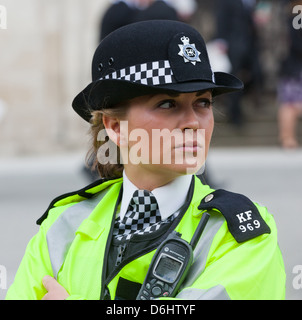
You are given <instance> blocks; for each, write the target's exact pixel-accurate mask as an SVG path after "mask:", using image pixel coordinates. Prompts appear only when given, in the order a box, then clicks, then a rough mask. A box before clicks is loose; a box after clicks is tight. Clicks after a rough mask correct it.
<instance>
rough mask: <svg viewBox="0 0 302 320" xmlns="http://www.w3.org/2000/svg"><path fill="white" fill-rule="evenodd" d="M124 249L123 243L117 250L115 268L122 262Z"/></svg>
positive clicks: (125, 246)
mask: <svg viewBox="0 0 302 320" xmlns="http://www.w3.org/2000/svg"><path fill="white" fill-rule="evenodd" d="M126 248H127V243H123V244H121V245H120V246H119V247H118V248H117V258H116V261H115V266H116V267H117V266H118V265H119V264H120V263H121V262H122V260H123V257H124V254H125V251H126Z"/></svg>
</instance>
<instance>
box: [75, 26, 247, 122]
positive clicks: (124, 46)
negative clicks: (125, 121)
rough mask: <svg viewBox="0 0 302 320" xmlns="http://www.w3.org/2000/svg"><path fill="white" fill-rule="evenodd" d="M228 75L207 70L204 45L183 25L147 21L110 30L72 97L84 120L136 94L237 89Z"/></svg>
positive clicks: (238, 86)
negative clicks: (89, 78)
mask: <svg viewBox="0 0 302 320" xmlns="http://www.w3.org/2000/svg"><path fill="white" fill-rule="evenodd" d="M242 88H243V83H242V82H241V81H240V80H239V79H237V78H236V77H235V76H233V75H231V74H227V73H224V72H212V69H211V66H210V63H209V58H208V53H207V49H206V45H205V42H204V40H203V38H202V37H201V35H200V34H199V32H198V31H197V30H195V29H194V28H192V27H191V26H189V25H188V24H186V23H182V22H177V21H172V20H150V21H143V22H138V23H133V24H130V25H127V26H125V27H122V28H120V29H117V30H115V31H114V32H112V33H111V34H109V35H108V36H107V37H106V38H104V39H103V41H102V42H101V43H100V45H99V46H98V48H97V49H96V52H95V54H94V57H93V61H92V82H91V83H90V84H89V85H88V86H87V87H86V88H85V89H84V90H83V91H81V92H80V93H79V94H78V95H77V96H76V97H75V99H74V101H73V103H72V106H73V108H74V110H75V111H76V112H77V113H78V114H79V115H80V116H81V117H82V118H83V119H85V120H86V121H89V120H90V118H91V111H93V110H100V109H102V108H103V107H106V108H110V107H111V106H113V105H115V104H117V103H119V102H122V101H126V100H129V99H132V98H135V97H138V96H143V95H147V94H156V93H161V92H166V93H167V92H178V93H186V92H195V91H200V90H207V89H211V90H212V92H213V96H215V95H219V94H223V93H227V92H232V91H236V90H240V89H242Z"/></svg>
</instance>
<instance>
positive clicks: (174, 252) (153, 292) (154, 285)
mask: <svg viewBox="0 0 302 320" xmlns="http://www.w3.org/2000/svg"><path fill="white" fill-rule="evenodd" d="M209 217H210V215H209V214H208V213H207V212H205V213H204V214H203V216H202V218H201V220H200V222H199V224H198V226H197V228H196V231H195V233H194V235H193V237H192V240H191V242H190V243H188V242H187V241H185V240H183V239H182V238H181V237H180V236H181V234H180V233H178V232H176V231H173V232H172V233H171V234H170V235H169V236H168V237H167V239H166V240H165V241H164V242H163V243H162V244H161V245H160V246H159V247H158V249H157V250H156V252H155V254H154V256H153V258H152V261H151V263H150V266H149V269H148V272H147V275H146V278H145V280H144V283H143V285H142V287H141V289H140V291H139V293H138V295H137V298H136V299H137V300H152V299H156V298H159V297H174V296H175V295H176V294H177V292H178V289H179V287H180V285H181V284H182V283H183V281H184V279H185V278H186V276H187V273H188V271H189V269H190V267H191V265H192V262H193V250H194V248H195V246H196V244H197V242H198V240H199V238H200V236H201V234H202V232H203V230H204V228H205V226H206V224H207V222H208V220H209Z"/></svg>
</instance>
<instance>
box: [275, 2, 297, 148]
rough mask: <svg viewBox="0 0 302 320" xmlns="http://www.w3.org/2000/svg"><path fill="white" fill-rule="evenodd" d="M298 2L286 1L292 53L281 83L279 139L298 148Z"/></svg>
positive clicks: (287, 57)
mask: <svg viewBox="0 0 302 320" xmlns="http://www.w3.org/2000/svg"><path fill="white" fill-rule="evenodd" d="M296 5H302V1H301V0H299V1H297V0H295V1H292V0H291V1H290V4H288V2H287V3H286V4H285V12H287V16H288V19H287V29H288V42H287V49H288V50H287V52H288V53H287V56H286V58H285V59H284V61H283V62H282V65H281V69H280V79H279V86H278V101H279V110H278V122H279V140H280V143H281V146H282V147H283V148H286V149H288V148H297V147H298V145H299V143H298V140H297V135H296V129H297V123H298V119H299V117H300V116H301V114H302V30H301V28H297V26H296V27H295V26H294V25H293V23H294V22H293V21H294V18H295V15H294V14H293V8H294V7H295V6H296ZM300 23H302V22H301V21H300ZM298 27H299V26H298ZM300 27H301V25H300Z"/></svg>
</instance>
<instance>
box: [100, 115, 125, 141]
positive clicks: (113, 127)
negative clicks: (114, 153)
mask: <svg viewBox="0 0 302 320" xmlns="http://www.w3.org/2000/svg"><path fill="white" fill-rule="evenodd" d="M103 124H104V127H105V129H106V132H107V135H108V137H109V138H110V140H111V141H113V142H114V143H115V144H116V145H117V146H119V145H120V135H121V126H120V120H119V119H118V118H113V117H110V116H107V115H105V114H103Z"/></svg>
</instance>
